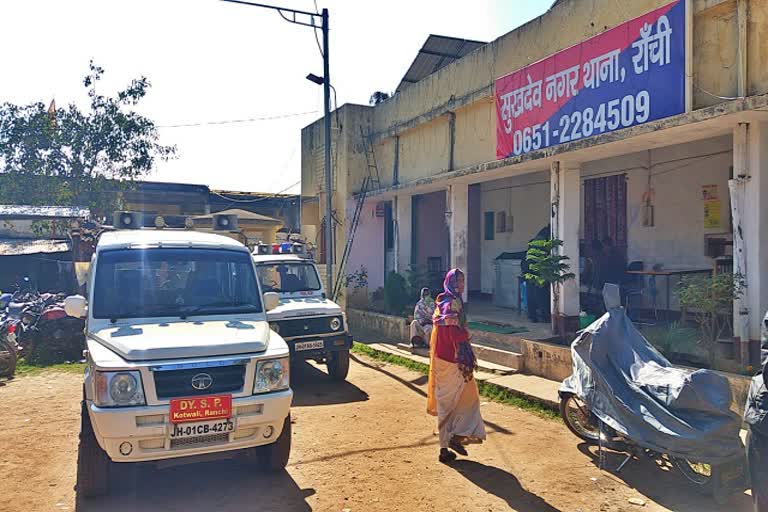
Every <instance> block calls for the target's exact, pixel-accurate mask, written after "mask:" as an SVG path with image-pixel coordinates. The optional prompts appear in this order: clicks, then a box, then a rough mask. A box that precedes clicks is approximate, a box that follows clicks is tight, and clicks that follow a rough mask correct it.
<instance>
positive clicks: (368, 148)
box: [331, 126, 381, 301]
mask: <svg viewBox="0 0 768 512" xmlns="http://www.w3.org/2000/svg"><path fill="white" fill-rule="evenodd" d="M360 138H361V139H362V143H363V151H364V152H365V165H366V173H365V175H364V176H363V182H362V184H361V185H360V192H358V194H357V200H356V201H355V211H354V213H353V214H352V222H351V223H350V226H349V233H347V240H346V243H345V244H344V252H343V253H342V256H341V261H340V262H339V269H338V272H337V275H336V282H335V283H334V285H333V295H332V297H331V298H332V300H334V301H335V300H336V299H337V298H338V296H339V293H340V292H341V289H342V287H343V286H344V281H345V275H344V268H345V266H346V264H347V260H348V259H349V255H350V253H351V252H352V244H353V243H354V241H355V232H356V231H357V225H358V224H359V223H360V216H361V215H362V213H363V207H364V206H365V198H366V196H367V195H368V192H369V191H371V190H376V189H378V188H380V187H381V180H380V179H379V167H378V166H377V164H376V153H374V151H373V144H372V140H371V139H372V138H371V133H370V131H369V132H368V133H366V132H365V131H364V130H363V127H362V126H361V127H360Z"/></svg>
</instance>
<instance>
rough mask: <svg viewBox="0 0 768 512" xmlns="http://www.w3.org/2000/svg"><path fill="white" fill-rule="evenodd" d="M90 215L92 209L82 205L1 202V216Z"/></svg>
mask: <svg viewBox="0 0 768 512" xmlns="http://www.w3.org/2000/svg"><path fill="white" fill-rule="evenodd" d="M90 215H91V212H90V210H89V209H88V208H85V207H82V206H30V205H15V204H0V217H13V218H86V217H89V216H90Z"/></svg>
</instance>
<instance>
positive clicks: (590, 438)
mask: <svg viewBox="0 0 768 512" xmlns="http://www.w3.org/2000/svg"><path fill="white" fill-rule="evenodd" d="M560 417H561V418H563V421H564V422H565V426H566V427H568V430H570V431H571V432H573V434H574V435H575V436H576V437H578V438H579V439H581V440H583V441H586V442H587V443H589V444H598V442H599V441H600V426H599V425H598V423H597V420H596V418H595V416H594V415H593V414H592V413H591V412H590V411H589V409H588V408H587V404H585V403H584V402H583V401H582V400H581V399H580V398H579V397H577V396H576V395H574V394H571V393H563V394H562V395H561V397H560Z"/></svg>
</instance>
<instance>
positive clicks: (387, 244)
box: [384, 201, 395, 250]
mask: <svg viewBox="0 0 768 512" xmlns="http://www.w3.org/2000/svg"><path fill="white" fill-rule="evenodd" d="M394 248H395V221H394V218H393V217H392V202H391V201H389V202H386V203H384V249H385V250H391V249H394Z"/></svg>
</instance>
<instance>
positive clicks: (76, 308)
mask: <svg viewBox="0 0 768 512" xmlns="http://www.w3.org/2000/svg"><path fill="white" fill-rule="evenodd" d="M64 312H65V313H67V316H71V317H73V318H85V316H86V315H87V313H88V305H87V303H86V300H85V297H83V296H82V295H71V296H69V297H67V298H66V299H64Z"/></svg>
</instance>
